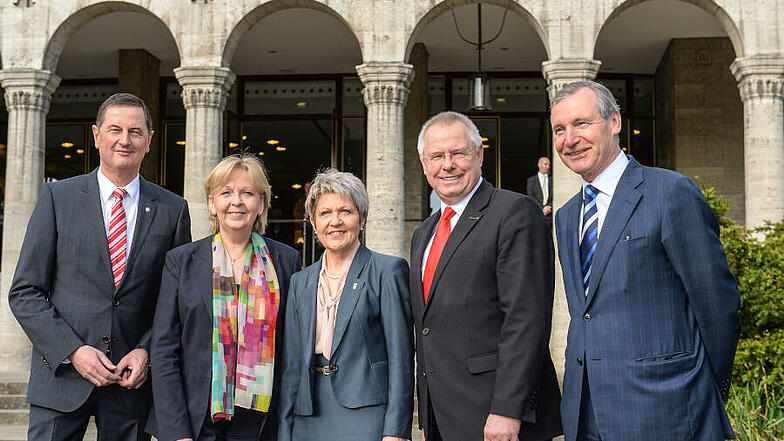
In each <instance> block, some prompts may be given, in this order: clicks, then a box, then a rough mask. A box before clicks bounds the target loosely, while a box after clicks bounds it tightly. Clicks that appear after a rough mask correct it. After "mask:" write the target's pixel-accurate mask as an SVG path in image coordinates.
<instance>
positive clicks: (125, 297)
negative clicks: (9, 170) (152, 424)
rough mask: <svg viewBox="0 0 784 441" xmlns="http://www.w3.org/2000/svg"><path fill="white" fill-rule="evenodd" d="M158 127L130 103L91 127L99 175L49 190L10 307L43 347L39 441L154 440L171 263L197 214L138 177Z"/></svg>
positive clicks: (36, 417) (36, 388) (119, 100)
mask: <svg viewBox="0 0 784 441" xmlns="http://www.w3.org/2000/svg"><path fill="white" fill-rule="evenodd" d="M152 134H153V131H152V122H151V120H150V114H149V112H148V111H147V108H146V106H145V105H144V103H143V102H142V101H141V100H140V99H139V98H137V97H135V96H133V95H130V94H115V95H112V96H111V97H109V98H108V99H107V100H106V101H105V102H104V103H103V104H102V105H101V107H100V109H99V110H98V117H97V119H96V123H95V125H94V126H93V136H94V138H95V147H96V149H98V154H99V156H100V158H101V162H100V167H99V168H98V169H96V170H94V171H93V172H92V173H89V174H86V175H81V176H76V177H73V178H70V179H66V180H63V181H59V182H55V183H49V184H45V185H44V186H43V187H42V188H41V193H40V196H39V198H38V202H37V204H36V206H35V210H34V211H33V214H32V217H31V218H30V222H29V224H28V226H27V234H26V235H25V240H24V243H23V245H22V251H21V254H20V256H19V261H18V263H17V267H16V273H15V274H14V279H13V282H12V285H11V291H10V294H9V303H10V306H11V310H12V311H13V313H14V315H15V316H16V319H17V320H18V321H19V323H20V324H21V325H22V328H23V329H24V331H25V333H27V336H28V337H29V338H30V341H31V342H32V344H33V350H32V351H33V353H32V361H31V369H30V383H29V386H28V392H27V401H28V402H29V403H30V427H29V432H28V438H29V439H31V440H36V441H39V440H52V441H53V440H74V439H81V438H82V437H83V436H84V432H85V429H86V427H87V423H88V421H89V418H90V416H91V415H94V416H95V420H96V425H97V426H98V436H99V438H100V439H105V440H142V439H149V436H148V435H145V433H144V423H145V418H146V416H147V412H148V410H149V406H150V401H151V400H150V398H151V393H150V382H149V381H146V380H147V369H148V365H149V354H148V351H149V346H150V325H151V324H152V317H153V310H154V308H155V302H156V298H157V294H158V288H159V286H158V285H159V284H160V280H161V270H162V267H163V259H164V255H165V254H166V252H167V251H168V250H170V249H172V248H174V247H176V246H178V245H181V244H183V243H187V242H190V238H191V235H190V217H189V215H188V206H187V204H186V202H185V200H183V199H182V198H181V197H179V196H176V195H174V194H172V193H169V192H168V191H166V190H164V189H162V188H160V187H158V186H156V185H154V184H151V183H149V182H147V181H146V180H144V179H143V178H141V177H140V176H139V167H140V165H141V162H142V159H143V158H144V155H145V154H146V153H147V152H148V151H149V146H150V140H151V138H152Z"/></svg>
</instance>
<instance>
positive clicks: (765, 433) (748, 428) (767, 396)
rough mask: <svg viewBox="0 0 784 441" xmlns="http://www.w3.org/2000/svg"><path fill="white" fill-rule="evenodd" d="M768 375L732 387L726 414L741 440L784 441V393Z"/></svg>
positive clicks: (739, 440)
mask: <svg viewBox="0 0 784 441" xmlns="http://www.w3.org/2000/svg"><path fill="white" fill-rule="evenodd" d="M771 383H772V382H771V381H770V378H769V377H765V376H763V378H762V380H751V381H750V382H748V383H746V384H744V385H741V386H733V388H732V390H731V391H730V399H729V401H727V414H728V415H729V417H730V423H731V424H732V428H733V429H734V430H735V436H736V438H737V439H738V441H784V395H782V394H780V393H777V391H776V389H775V388H773V387H771Z"/></svg>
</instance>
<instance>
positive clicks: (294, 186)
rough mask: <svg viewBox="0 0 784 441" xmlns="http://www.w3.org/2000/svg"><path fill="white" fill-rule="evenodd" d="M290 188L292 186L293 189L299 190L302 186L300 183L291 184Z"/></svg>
mask: <svg viewBox="0 0 784 441" xmlns="http://www.w3.org/2000/svg"><path fill="white" fill-rule="evenodd" d="M291 188H293V189H294V190H299V189H300V188H302V184H294V185H292V186H291Z"/></svg>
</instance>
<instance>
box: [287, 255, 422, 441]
mask: <svg viewBox="0 0 784 441" xmlns="http://www.w3.org/2000/svg"><path fill="white" fill-rule="evenodd" d="M323 262H324V258H323V257H322V258H321V260H320V261H318V262H316V263H314V264H313V265H311V266H309V267H308V268H305V270H303V271H302V272H301V273H299V274H296V275H295V276H294V277H293V278H292V279H291V293H290V296H289V308H288V310H287V311H286V313H287V317H286V350H285V353H284V356H283V357H284V358H283V360H284V369H285V371H284V374H283V375H284V378H283V384H282V386H281V403H280V409H281V425H280V429H281V437H280V439H281V441H283V440H286V441H288V440H290V439H291V433H292V425H293V423H294V418H295V415H302V416H311V415H313V414H314V397H313V396H312V391H313V388H314V386H313V375H314V374H313V370H312V369H313V365H314V350H315V340H314V339H315V332H316V295H317V291H318V283H319V282H318V280H319V272H320V271H321V266H322V264H323ZM407 283H408V264H407V263H406V261H405V260H403V259H401V258H398V257H392V256H387V255H384V254H379V253H375V252H373V251H370V250H369V249H367V248H366V247H365V246H364V245H360V246H359V249H358V250H357V253H356V255H355V256H354V260H353V261H352V262H351V266H350V267H349V271H348V275H347V276H346V283H345V285H344V287H343V293H342V294H341V297H340V303H339V304H338V311H337V315H336V317H335V332H334V336H333V339H332V350H331V356H330V359H329V361H330V366H337V368H338V370H337V372H335V373H334V374H332V375H330V380H331V383H332V389H333V391H334V394H335V397H336V398H337V400H338V402H339V403H340V404H341V405H343V406H344V407H347V408H351V409H355V408H360V407H363V406H374V405H380V404H385V405H386V411H385V413H384V415H383V429H382V433H383V434H385V435H389V436H397V437H401V438H409V437H410V436H411V420H412V418H413V412H414V347H413V336H412V332H413V323H412V318H411V309H410V303H409V295H408V286H407ZM363 423H366V422H364V421H361V420H357V421H355V422H353V423H348V424H354V425H362V424H363ZM367 423H368V424H373V423H371V422H367ZM359 432H360V433H361V432H362V430H361V429H359ZM314 436H315V435H314ZM324 436H325V437H326V438H327V439H331V438H329V434H324ZM314 439H315V438H314ZM295 441H299V440H295Z"/></svg>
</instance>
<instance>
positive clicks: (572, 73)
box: [542, 58, 601, 380]
mask: <svg viewBox="0 0 784 441" xmlns="http://www.w3.org/2000/svg"><path fill="white" fill-rule="evenodd" d="M600 65H601V63H600V62H599V61H596V60H589V59H583V58H567V59H559V60H556V61H545V62H543V63H542V73H543V74H544V79H545V80H546V81H547V86H548V87H547V92H548V94H549V96H550V98H552V97H553V96H555V94H556V93H557V92H558V90H560V89H561V87H563V86H565V85H567V84H569V83H572V82H574V81H580V80H593V79H594V78H596V73H597V72H598V71H599V66H600ZM552 153H553V160H552V174H553V211H557V210H558V209H559V208H561V207H562V206H563V205H564V204H565V203H566V202H567V201H569V199H571V198H572V196H574V195H575V194H577V192H579V191H580V184H581V182H582V181H581V179H580V176H579V175H578V174H576V173H574V172H573V171H571V170H569V169H568V168H567V167H566V166H565V165H564V163H563V162H562V161H561V158H559V157H558V152H556V151H555V146H553V152H552ZM553 219H555V216H553ZM553 232H555V229H553ZM554 238H555V237H554ZM555 252H556V254H555V298H554V302H553V326H552V333H551V335H550V352H551V354H552V357H553V363H555V369H556V371H557V372H558V378H559V379H560V380H563V371H564V350H565V349H566V334H567V333H568V331H569V308H568V306H567V303H566V291H565V290H564V284H563V272H562V270H561V262H560V260H559V258H558V243H557V241H556V243H555Z"/></svg>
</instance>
